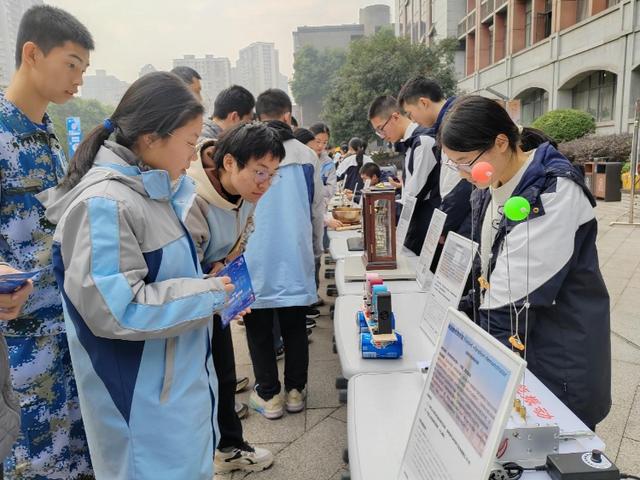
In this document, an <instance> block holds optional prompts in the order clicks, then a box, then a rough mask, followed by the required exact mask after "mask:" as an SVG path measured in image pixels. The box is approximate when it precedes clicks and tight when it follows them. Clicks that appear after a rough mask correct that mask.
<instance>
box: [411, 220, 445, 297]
mask: <svg viewBox="0 0 640 480" xmlns="http://www.w3.org/2000/svg"><path fill="white" fill-rule="evenodd" d="M446 220H447V214H446V213H444V212H443V211H442V210H438V209H437V208H436V209H435V210H434V211H433V216H432V217H431V223H430V224H429V229H428V230H427V236H426V237H425V238H424V243H423V244H422V250H421V251H420V259H419V260H418V266H417V267H416V281H417V282H418V286H419V287H420V289H421V290H423V291H427V290H428V289H429V286H430V285H431V281H432V279H433V274H432V273H431V270H430V268H431V263H432V262H433V257H434V256H435V254H436V249H437V248H438V243H439V242H440V237H441V236H442V230H444V223H445V221H446Z"/></svg>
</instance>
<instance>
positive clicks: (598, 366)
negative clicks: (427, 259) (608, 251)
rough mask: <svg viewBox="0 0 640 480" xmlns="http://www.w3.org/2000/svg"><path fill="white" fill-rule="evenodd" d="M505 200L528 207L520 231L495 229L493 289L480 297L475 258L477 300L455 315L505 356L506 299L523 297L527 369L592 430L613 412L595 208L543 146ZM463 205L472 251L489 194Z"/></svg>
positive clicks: (578, 178) (508, 225)
mask: <svg viewBox="0 0 640 480" xmlns="http://www.w3.org/2000/svg"><path fill="white" fill-rule="evenodd" d="M513 196H522V197H524V198H526V199H527V200H528V201H529V203H530V204H531V214H530V216H529V221H528V225H527V222H526V221H523V222H512V221H509V220H507V219H506V218H505V217H502V218H501V219H497V220H496V225H495V227H494V228H497V232H496V237H495V240H494V243H493V245H492V257H491V259H490V264H489V271H490V276H489V278H488V279H487V280H488V282H489V284H490V286H491V288H490V289H489V290H487V291H486V292H482V291H481V288H480V285H479V283H478V278H479V277H480V275H481V273H480V272H481V266H480V258H479V257H476V261H475V262H474V266H473V269H472V278H473V280H474V282H475V301H474V298H473V297H474V296H473V291H472V292H471V293H470V295H469V296H468V297H466V298H465V299H463V301H462V303H461V309H463V310H465V311H467V313H469V314H470V315H474V317H473V318H475V319H476V321H477V322H478V323H479V324H480V325H481V326H482V327H483V328H484V329H485V330H489V332H490V333H491V334H492V335H493V336H494V337H496V338H497V339H498V340H500V341H501V342H502V343H504V344H505V345H506V346H507V347H509V348H511V345H510V343H509V337H510V336H511V335H512V334H513V333H515V328H514V331H513V332H512V322H513V321H514V320H513V319H514V318H515V316H514V314H513V312H514V311H513V308H510V299H511V301H513V302H514V303H515V305H516V307H517V308H518V309H521V308H522V306H523V305H524V304H525V302H526V299H527V294H528V301H529V304H530V309H529V321H528V330H526V328H525V327H526V322H525V316H524V312H523V313H522V314H521V315H520V320H519V335H520V339H521V340H522V341H523V342H524V340H525V338H526V339H527V362H528V368H529V369H530V370H531V371H532V372H533V373H534V374H535V375H536V376H537V377H538V378H539V379H540V380H541V381H542V382H543V383H544V384H545V385H546V386H547V387H548V388H549V389H550V390H551V391H552V392H553V393H554V394H555V395H556V396H557V397H558V398H559V399H560V400H562V401H563V402H564V403H565V404H566V405H567V406H568V407H569V408H570V409H571V410H572V411H573V412H574V413H575V414H576V415H577V416H578V417H579V418H580V419H581V420H582V421H583V422H585V423H586V424H587V425H589V426H593V425H595V424H597V423H598V422H600V421H601V420H602V419H604V418H605V417H606V416H607V414H608V412H609V409H610V407H611V346H610V334H611V332H610V324H609V294H608V292H607V287H606V286H605V284H604V280H603V278H602V275H601V273H600V267H599V263H598V251H597V248H596V236H597V233H598V224H597V221H596V217H595V212H594V210H593V207H594V206H595V200H594V199H593V196H592V195H591V192H590V191H589V189H588V188H587V187H586V186H585V183H584V179H583V177H582V175H581V174H580V173H579V172H578V170H577V169H576V167H574V166H573V165H572V164H571V163H570V162H569V161H568V160H567V159H566V158H565V157H563V156H562V155H561V154H560V153H559V152H558V151H557V150H556V149H555V148H553V147H552V146H551V145H550V144H549V143H545V144H543V145H541V146H540V147H538V148H537V149H536V152H535V155H534V158H533V159H532V161H531V163H530V164H529V165H528V167H527V169H526V171H525V172H524V175H523V177H522V179H521V180H520V183H519V184H518V185H517V186H516V188H515V191H514V192H513ZM471 199H472V220H473V225H474V237H475V238H474V240H475V241H476V242H478V243H480V242H481V231H482V222H483V218H484V216H485V213H486V212H487V210H488V208H489V202H490V200H491V194H490V191H489V190H488V189H486V190H475V191H474V193H473V194H472V197H471ZM507 247H508V248H507ZM527 248H528V249H529V260H528V264H529V275H528V279H529V281H528V289H527ZM481 293H484V298H483V299H482V303H481V295H480V294H481ZM474 310H475V312H474Z"/></svg>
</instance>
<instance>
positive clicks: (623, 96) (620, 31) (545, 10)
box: [458, 0, 640, 133]
mask: <svg viewBox="0 0 640 480" xmlns="http://www.w3.org/2000/svg"><path fill="white" fill-rule="evenodd" d="M458 38H459V39H461V40H462V41H463V42H464V44H465V52H466V55H465V74H466V75H465V77H464V78H463V79H462V80H461V81H460V82H459V87H460V89H461V90H463V91H467V92H485V93H488V94H489V95H491V94H493V95H495V96H497V97H500V98H503V99H515V100H519V103H520V105H519V110H520V122H521V123H522V124H525V125H528V124H530V123H531V122H533V120H535V118H537V117H538V116H540V115H541V114H543V113H545V112H546V111H548V110H555V109H560V108H575V109H578V110H583V111H586V112H588V113H590V114H591V115H593V116H594V118H595V119H596V125H597V131H598V133H621V132H627V131H630V129H631V125H632V123H633V116H634V108H633V105H634V102H635V100H636V99H638V98H640V48H636V47H640V2H639V1H638V0H573V1H560V0H533V1H532V0H485V1H484V2H481V3H478V4H476V3H475V1H474V0H468V3H467V14H466V16H465V18H464V19H463V20H462V21H461V22H460V24H459V31H458Z"/></svg>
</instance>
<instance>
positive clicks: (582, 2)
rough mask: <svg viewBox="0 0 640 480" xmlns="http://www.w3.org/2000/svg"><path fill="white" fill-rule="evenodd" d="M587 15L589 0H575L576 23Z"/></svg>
mask: <svg viewBox="0 0 640 480" xmlns="http://www.w3.org/2000/svg"><path fill="white" fill-rule="evenodd" d="M588 16H589V0H576V23H577V22H581V21H582V20H584V19H585V18H587V17H588Z"/></svg>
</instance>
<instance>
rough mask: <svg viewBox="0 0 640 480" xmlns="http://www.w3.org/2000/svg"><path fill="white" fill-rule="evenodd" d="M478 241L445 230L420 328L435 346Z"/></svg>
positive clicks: (460, 291) (457, 298) (459, 295)
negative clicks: (447, 232) (442, 246)
mask: <svg viewBox="0 0 640 480" xmlns="http://www.w3.org/2000/svg"><path fill="white" fill-rule="evenodd" d="M477 249H478V244H477V243H475V242H472V241H471V240H469V239H468V238H464V237H463V236H461V235H458V234H457V233H455V232H449V235H447V240H446V241H445V243H444V248H443V249H442V255H441V256H440V261H439V262H438V268H437V269H436V273H435V275H434V276H433V280H432V282H431V287H430V288H429V291H428V292H427V303H426V304H425V307H424V312H423V314H422V322H421V324H420V327H421V328H422V330H423V331H424V333H425V334H426V335H427V338H428V339H429V341H430V342H431V343H432V344H433V345H435V344H436V343H437V342H438V335H440V331H441V329H442V322H444V318H445V316H446V313H447V309H448V308H449V307H453V308H458V304H459V303H460V299H461V298H462V294H463V293H464V287H465V285H466V283H467V278H468V276H469V272H470V271H471V264H472V263H473V257H474V256H475V254H476V251H477Z"/></svg>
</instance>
